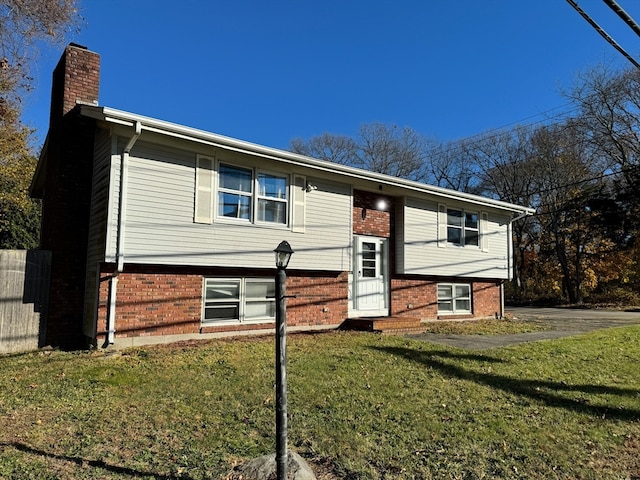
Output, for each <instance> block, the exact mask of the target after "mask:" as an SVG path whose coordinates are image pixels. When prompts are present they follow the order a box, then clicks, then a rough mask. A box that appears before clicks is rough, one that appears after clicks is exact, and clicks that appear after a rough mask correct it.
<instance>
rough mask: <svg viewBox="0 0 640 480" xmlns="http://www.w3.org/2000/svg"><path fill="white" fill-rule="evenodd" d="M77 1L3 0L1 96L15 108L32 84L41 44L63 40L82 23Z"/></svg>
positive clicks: (0, 19)
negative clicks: (34, 65)
mask: <svg viewBox="0 0 640 480" xmlns="http://www.w3.org/2000/svg"><path fill="white" fill-rule="evenodd" d="M77 3H78V2H77V0H46V1H43V0H0V99H2V101H3V104H4V106H5V108H7V104H10V105H11V106H13V108H16V106H15V103H16V102H17V101H18V100H19V98H20V95H21V94H22V93H23V92H24V91H25V90H28V89H29V88H30V87H31V82H32V78H31V72H30V67H31V66H32V65H33V62H34V61H35V60H36V58H37V53H38V51H37V50H38V49H37V45H38V44H39V43H42V42H44V43H49V44H51V43H56V42H63V41H64V39H65V37H66V35H67V33H69V31H70V29H72V28H74V27H76V26H77V25H78V24H79V15H78V11H77Z"/></svg>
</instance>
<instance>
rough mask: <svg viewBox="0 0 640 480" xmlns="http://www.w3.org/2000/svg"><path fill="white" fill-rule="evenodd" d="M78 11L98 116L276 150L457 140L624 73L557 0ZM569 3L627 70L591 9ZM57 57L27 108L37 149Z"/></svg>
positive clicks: (91, 2)
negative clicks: (126, 115)
mask: <svg viewBox="0 0 640 480" xmlns="http://www.w3.org/2000/svg"><path fill="white" fill-rule="evenodd" d="M80 1H81V3H80V5H81V14H82V16H83V17H84V19H85V25H84V27H83V28H82V30H81V31H80V33H79V34H76V35H73V36H72V37H71V38H70V40H71V41H74V42H76V43H79V44H82V45H85V46H86V47H88V48H89V49H90V50H92V51H94V52H97V53H99V54H100V55H101V62H102V64H101V77H102V81H101V90H100V104H101V105H103V106H108V107H112V108H117V109H121V110H125V111H129V112H132V113H137V114H141V115H146V116H151V117H154V118H158V119H161V120H167V121H171V122H175V123H179V124H183V125H187V126H191V127H195V128H200V129H203V130H207V131H211V132H215V133H219V134H222V135H227V136H231V137H234V138H238V139H242V140H247V141H250V142H254V143H259V144H263V145H268V146H272V147H276V148H284V149H286V148H288V146H289V141H290V140H291V139H292V138H294V137H302V138H309V137H310V136H313V135H319V134H321V133H323V132H330V133H335V134H344V135H355V134H356V132H357V130H358V127H359V126H360V125H361V124H363V123H370V122H382V123H387V124H392V125H399V126H408V127H411V128H413V129H414V130H416V131H418V132H420V133H422V134H424V135H426V136H428V137H435V138H438V139H440V140H455V139H459V138H464V137H468V136H471V135H474V134H478V133H481V132H483V131H487V130H490V129H494V128H501V127H505V126H508V125H512V124H516V123H520V124H530V123H534V122H538V121H543V120H545V119H547V118H548V117H549V116H551V115H556V114H559V113H564V112H567V111H568V110H569V106H568V104H567V101H566V99H564V98H563V97H562V96H561V95H560V94H559V90H560V89H561V88H565V89H567V88H570V86H571V84H572V83H573V81H574V80H575V77H576V75H577V74H578V72H580V71H581V70H584V69H586V68H589V67H591V66H594V65H596V64H598V63H602V62H605V63H612V64H613V65H614V66H618V67H624V68H628V67H631V64H630V63H628V61H627V60H625V59H624V58H623V57H622V56H621V55H620V54H619V53H618V52H616V51H615V50H614V49H613V47H611V46H610V45H609V44H607V43H606V42H605V41H604V39H602V38H601V37H600V36H599V35H598V34H597V33H596V32H595V31H594V30H593V29H592V27H591V26H589V25H588V24H587V22H586V21H584V19H583V18H582V17H581V16H580V15H579V14H578V13H577V12H576V11H575V10H574V9H573V8H571V6H570V5H569V4H568V3H567V2H566V1H565V0H528V1H524V0H484V1H480V0H455V1H436V0H406V1H402V0H395V1H390V0H388V1H381V0H368V1H364V0H349V1H335V0H323V1H311V0H308V1H305V0H273V1H270V2H265V1H262V0H234V1H219V0H212V1H206V0H202V1H196V0H183V1H181V2H176V1H175V0H171V1H169V0H80ZM577 1H578V4H579V5H580V6H581V7H582V9H584V10H585V11H587V13H589V15H590V16H591V17H592V18H593V19H594V20H596V21H597V22H598V23H599V24H600V25H601V26H602V27H603V28H604V29H605V30H606V31H607V32H608V33H609V34H610V35H611V36H613V37H614V38H615V39H616V40H617V41H618V42H619V43H620V44H621V45H622V46H623V47H624V48H625V49H626V50H627V51H628V52H629V53H631V54H632V55H633V56H634V57H635V58H636V60H638V61H640V38H639V37H638V36H637V35H635V34H634V33H633V31H632V30H631V29H630V28H629V27H627V26H626V25H625V24H624V23H623V21H622V20H621V19H619V18H618V17H617V16H616V15H615V14H614V13H613V12H612V11H611V10H610V9H609V8H608V7H607V6H606V5H605V4H604V2H602V1H601V0H577ZM618 3H619V4H620V5H621V6H622V7H623V8H624V9H625V10H626V11H627V12H628V13H629V14H630V15H631V16H633V17H634V18H635V19H636V20H637V21H638V22H640V1H638V0H618ZM61 49H62V47H60V48H55V49H47V50H44V51H43V52H42V54H41V58H40V61H39V62H38V65H37V69H36V71H35V72H34V73H35V76H36V89H35V91H34V92H32V94H31V95H30V96H29V97H28V98H27V100H26V102H25V111H24V116H23V119H24V121H25V122H26V123H27V124H29V125H31V126H32V127H34V128H36V129H37V135H38V138H39V139H40V141H41V140H42V139H44V136H45V135H46V129H47V125H48V111H49V101H50V87H51V71H52V70H53V68H54V66H55V64H56V63H57V60H58V58H59V57H60V54H61Z"/></svg>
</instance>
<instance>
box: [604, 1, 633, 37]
mask: <svg viewBox="0 0 640 480" xmlns="http://www.w3.org/2000/svg"><path fill="white" fill-rule="evenodd" d="M602 1H603V2H604V3H606V4H607V5H609V8H611V10H613V11H614V12H616V14H617V15H618V16H619V17H620V18H621V19H622V20H624V22H625V23H626V24H627V25H629V26H630V27H631V30H633V31H634V32H636V35H638V36H640V25H638V24H637V23H636V21H635V20H634V19H633V18H632V17H631V15H629V14H628V13H627V12H625V11H624V9H623V8H622V7H621V6H620V5H618V4H617V3H616V1H615V0H602Z"/></svg>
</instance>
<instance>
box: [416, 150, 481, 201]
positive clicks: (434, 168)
mask: <svg viewBox="0 0 640 480" xmlns="http://www.w3.org/2000/svg"><path fill="white" fill-rule="evenodd" d="M473 144H474V140H473V139H462V140H458V141H455V142H439V143H435V142H434V143H433V145H432V147H431V148H430V149H429V151H428V152H427V158H426V161H425V174H426V177H425V180H426V181H427V182H429V183H432V184H434V185H437V186H439V187H442V188H449V189H452V190H457V191H459V192H467V193H477V191H478V186H479V183H478V181H479V177H478V171H477V168H476V165H475V164H474V162H473V159H472V158H470V157H469V155H468V152H469V150H470V149H471V148H472V146H473Z"/></svg>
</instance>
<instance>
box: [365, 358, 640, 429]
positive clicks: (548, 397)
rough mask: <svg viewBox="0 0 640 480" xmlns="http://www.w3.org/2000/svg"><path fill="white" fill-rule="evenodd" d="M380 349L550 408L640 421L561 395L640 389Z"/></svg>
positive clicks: (636, 414)
mask: <svg viewBox="0 0 640 480" xmlns="http://www.w3.org/2000/svg"><path fill="white" fill-rule="evenodd" d="M373 348H375V349H376V350H379V351H382V352H386V353H389V354H391V355H395V356H398V357H403V358H406V359H407V360H411V361H414V362H417V363H421V364H423V365H425V366H428V367H431V368H433V369H435V370H438V371H440V372H441V373H442V374H444V375H447V376H449V377H454V378H459V379H461V380H468V381H472V382H475V383H477V384H479V385H485V386H488V387H491V388H495V389H497V390H502V391H504V392H507V393H512V394H516V395H521V396H523V397H527V398H530V399H532V400H536V401H538V402H543V403H546V404H547V405H549V406H550V407H561V408H565V409H567V410H573V411H576V412H580V413H588V414H592V415H596V416H598V417H601V418H615V419H619V420H626V421H630V420H640V410H637V409H629V408H624V407H620V408H613V407H610V406H606V405H593V404H589V401H588V400H587V399H581V398H578V399H573V398H567V397H566V396H564V395H561V392H580V393H586V394H609V395H618V396H621V397H632V398H634V397H635V398H637V397H639V396H640V390H636V389H633V388H618V387H611V386H606V385H571V384H568V383H565V382H553V381H547V380H529V379H521V378H517V377H509V376H505V375H497V374H494V373H487V372H478V371H474V370H470V369H465V368H462V367H460V366H458V365H455V364H453V363H451V362H447V361H446V360H453V361H455V360H473V361H477V362H483V363H500V362H503V360H501V359H496V358H493V357H490V356H486V355H480V354H464V353H454V352H449V351H446V350H435V351H433V350H432V351H421V350H414V349H411V348H405V347H373Z"/></svg>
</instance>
